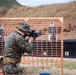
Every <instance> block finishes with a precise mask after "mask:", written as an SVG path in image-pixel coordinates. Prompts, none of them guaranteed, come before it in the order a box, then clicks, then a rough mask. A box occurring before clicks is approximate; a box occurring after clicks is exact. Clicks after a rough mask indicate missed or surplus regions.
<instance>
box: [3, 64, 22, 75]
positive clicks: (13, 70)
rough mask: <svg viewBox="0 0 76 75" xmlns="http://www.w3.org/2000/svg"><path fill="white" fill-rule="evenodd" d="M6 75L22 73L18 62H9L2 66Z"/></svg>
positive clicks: (20, 74) (19, 74)
mask: <svg viewBox="0 0 76 75" xmlns="http://www.w3.org/2000/svg"><path fill="white" fill-rule="evenodd" d="M2 70H3V73H4V75H22V70H21V69H20V67H19V66H18V65H16V64H7V65H4V66H3V67H2Z"/></svg>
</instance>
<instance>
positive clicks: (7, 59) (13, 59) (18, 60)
mask: <svg viewBox="0 0 76 75" xmlns="http://www.w3.org/2000/svg"><path fill="white" fill-rule="evenodd" d="M20 61H21V60H20V59H15V58H10V57H3V64H10V63H13V64H16V63H19V62H20Z"/></svg>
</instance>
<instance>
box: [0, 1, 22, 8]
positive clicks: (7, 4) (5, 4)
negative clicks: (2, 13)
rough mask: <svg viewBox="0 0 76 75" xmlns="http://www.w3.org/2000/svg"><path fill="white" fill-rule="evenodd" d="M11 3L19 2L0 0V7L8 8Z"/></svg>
mask: <svg viewBox="0 0 76 75" xmlns="http://www.w3.org/2000/svg"><path fill="white" fill-rule="evenodd" d="M13 5H18V6H20V5H21V4H19V3H18V2H17V1H16V0H0V7H6V8H10V7H11V6H13Z"/></svg>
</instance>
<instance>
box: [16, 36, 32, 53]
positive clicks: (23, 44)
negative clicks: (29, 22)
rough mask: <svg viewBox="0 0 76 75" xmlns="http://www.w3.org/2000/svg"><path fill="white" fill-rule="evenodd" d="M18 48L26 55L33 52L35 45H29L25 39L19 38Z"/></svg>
mask: <svg viewBox="0 0 76 75" xmlns="http://www.w3.org/2000/svg"><path fill="white" fill-rule="evenodd" d="M17 46H18V47H19V49H20V50H22V51H23V52H26V53H31V52H32V50H33V44H32V43H27V42H26V41H25V40H24V38H23V37H19V38H18V40H17Z"/></svg>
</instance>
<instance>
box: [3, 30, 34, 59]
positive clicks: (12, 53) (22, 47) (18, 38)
mask: <svg viewBox="0 0 76 75" xmlns="http://www.w3.org/2000/svg"><path fill="white" fill-rule="evenodd" d="M32 50H33V44H31V43H27V41H26V40H25V39H24V37H23V35H21V34H20V33H18V32H16V31H15V32H12V33H11V34H10V35H9V36H8V38H7V40H6V42H5V48H4V56H5V57H10V58H16V59H18V60H20V59H21V56H22V53H23V52H26V53H31V51H32Z"/></svg>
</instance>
